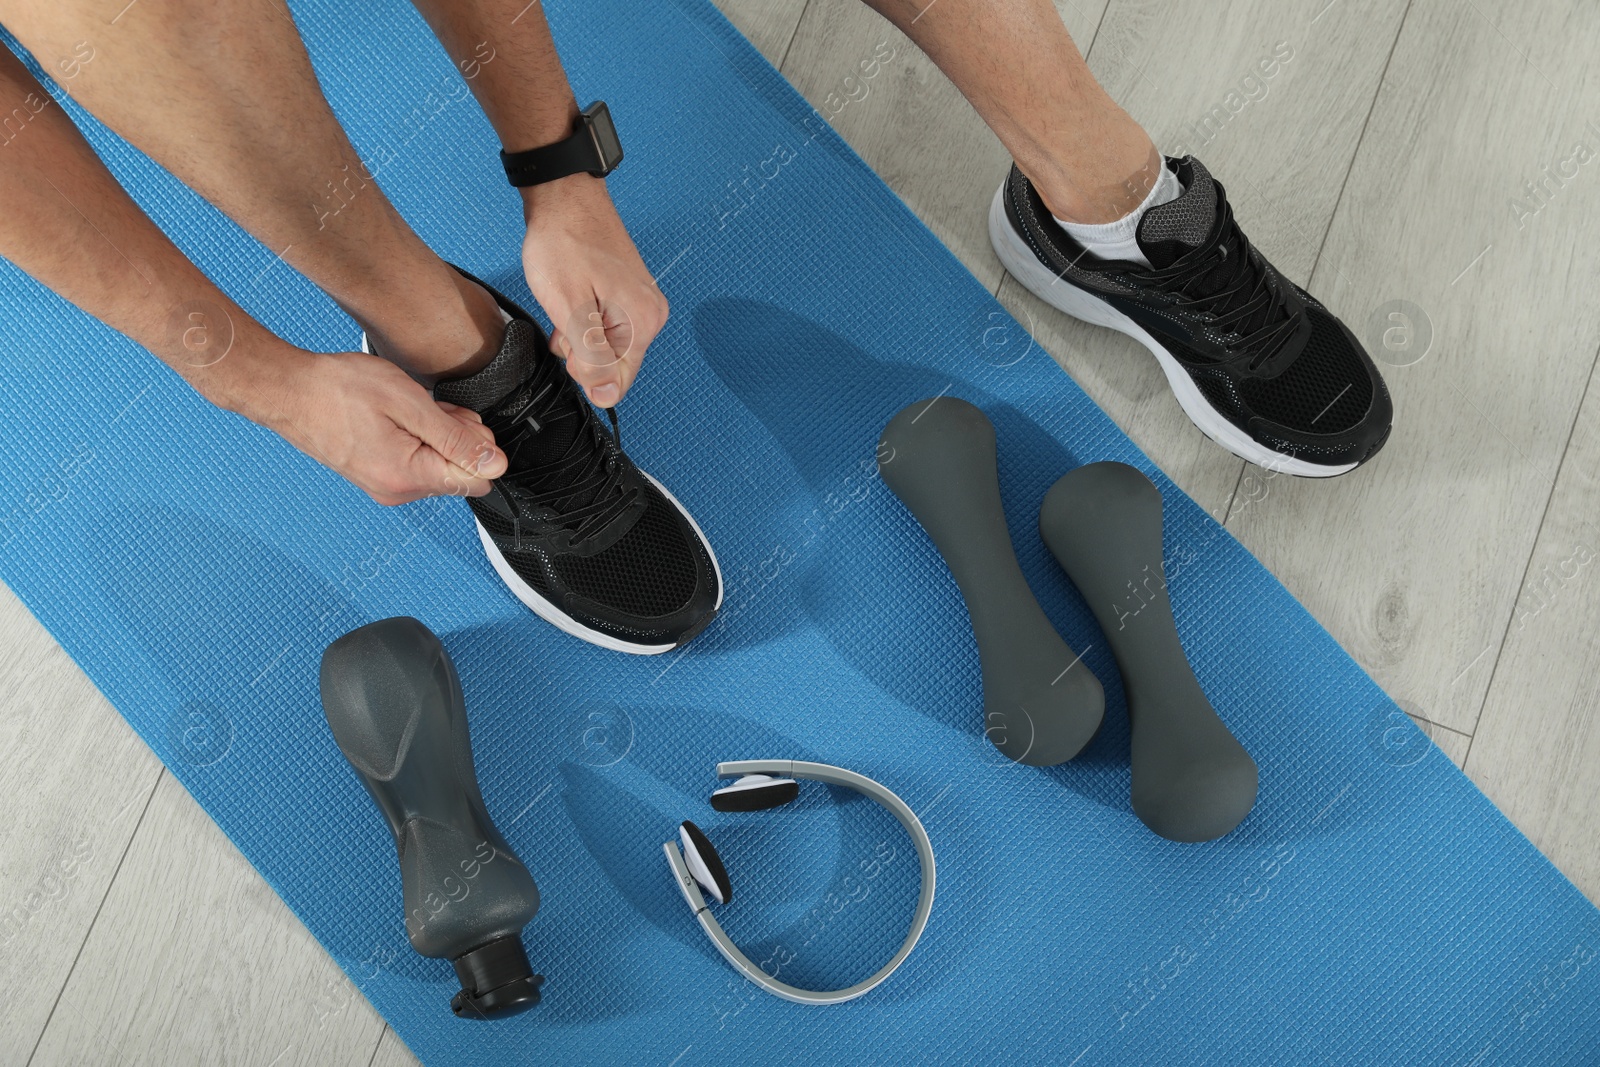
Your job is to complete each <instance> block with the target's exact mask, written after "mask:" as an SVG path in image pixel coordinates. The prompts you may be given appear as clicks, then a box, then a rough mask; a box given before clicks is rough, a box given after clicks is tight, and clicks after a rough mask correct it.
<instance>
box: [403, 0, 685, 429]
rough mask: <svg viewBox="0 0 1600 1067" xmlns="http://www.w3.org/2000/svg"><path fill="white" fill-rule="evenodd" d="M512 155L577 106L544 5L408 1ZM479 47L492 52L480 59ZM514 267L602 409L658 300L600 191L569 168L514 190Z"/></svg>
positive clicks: (559, 124) (639, 348)
mask: <svg viewBox="0 0 1600 1067" xmlns="http://www.w3.org/2000/svg"><path fill="white" fill-rule="evenodd" d="M414 2H415V4H416V7H417V10H418V11H420V12H421V13H422V16H423V17H424V18H426V19H427V20H428V23H429V25H431V26H432V27H433V30H434V33H436V34H437V35H438V37H439V41H440V43H442V44H443V45H444V47H445V50H446V51H447V52H449V53H450V55H451V57H452V58H453V59H455V60H456V64H457V66H458V67H460V68H461V70H462V72H463V74H467V75H470V76H469V77H468V78H467V84H468V85H470V86H471V87H472V91H473V93H474V94H475V95H476V96H477V98H478V102H479V103H480V104H481V105H482V106H483V111H484V114H485V115H487V116H488V118H489V122H490V124H491V125H493V126H494V128H495V132H496V133H498V134H499V135H500V141H501V144H502V146H503V147H504V148H505V149H506V150H507V151H510V152H517V151H521V150H522V149H526V148H537V147H539V146H541V145H547V144H552V143H554V142H556V141H560V140H562V139H564V138H566V137H567V136H568V135H569V134H571V133H572V124H573V121H574V120H575V119H576V118H577V117H578V104H577V101H576V100H574V99H573V95H572V89H571V88H570V87H569V86H568V84H567V78H566V75H565V74H564V73H563V72H562V69H561V61H560V60H559V59H558V58H557V56H556V50H555V43H554V41H552V40H551V37H550V29H549V26H548V25H547V24H546V23H545V18H544V12H543V11H542V10H541V8H540V7H539V5H538V4H536V3H529V2H528V0H414ZM485 56H492V57H493V58H492V59H489V60H488V61H485V59H484V57H485ZM521 192H522V203H523V214H524V217H525V219H526V221H527V225H528V231H527V236H526V238H525V239H524V241H523V245H522V261H523V267H524V269H525V271H526V272H527V277H528V288H529V289H530V290H532V292H533V296H534V299H536V300H537V301H539V306H540V307H542V308H544V310H545V314H547V315H549V316H550V322H551V324H552V325H553V326H554V327H555V333H554V335H553V336H552V337H551V344H552V345H553V346H554V347H555V349H556V351H557V352H560V353H561V354H562V355H563V356H565V357H566V360H567V371H568V373H569V374H571V375H572V377H573V379H574V380H575V381H576V382H577V383H578V384H579V385H581V386H583V388H584V390H585V392H587V393H588V395H589V399H591V400H592V401H594V402H595V403H596V404H599V405H600V406H601V407H610V406H612V405H613V404H615V403H616V402H617V401H618V400H620V399H621V398H622V394H624V393H626V392H627V391H628V386H629V385H631V384H632V383H633V379H634V376H635V375H636V374H638V372H639V364H640V361H641V360H642V359H643V358H644V354H645V350H646V349H647V348H648V347H649V346H650V342H651V341H652V340H654V338H655V336H656V333H657V331H659V330H660V329H661V327H662V326H663V325H664V324H665V323H666V321H667V313H668V308H667V299H666V297H665V296H664V295H663V294H662V292H661V289H660V287H659V286H657V285H656V283H655V278H654V277H652V276H651V274H650V271H649V270H648V269H646V267H645V265H644V261H643V260H642V259H640V258H639V252H638V250H637V249H636V248H634V246H633V241H632V239H631V238H629V237H628V232H627V230H626V228H625V227H624V226H623V223H622V220H621V218H619V217H618V215H617V210H616V208H615V207H614V206H612V203H611V198H610V196H609V195H608V194H607V193H606V183H605V181H604V180H603V179H601V178H595V177H593V176H591V175H588V174H572V175H568V176H567V177H565V178H560V179H558V180H556V181H553V182H547V183H545V184H543V185H535V186H530V187H528V188H525V189H523V190H521Z"/></svg>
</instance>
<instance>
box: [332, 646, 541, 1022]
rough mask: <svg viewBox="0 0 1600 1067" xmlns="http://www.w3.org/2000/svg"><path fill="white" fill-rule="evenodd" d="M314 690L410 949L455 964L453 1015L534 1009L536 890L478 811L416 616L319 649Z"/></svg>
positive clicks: (443, 684) (441, 664)
mask: <svg viewBox="0 0 1600 1067" xmlns="http://www.w3.org/2000/svg"><path fill="white" fill-rule="evenodd" d="M321 684H322V710H323V713H324V714H325V715H326V716H327V718H328V726H329V727H330V728H332V730H333V737H334V740H335V741H336V742H337V743H338V745H339V751H341V752H343V753H344V756H345V759H347V760H349V761H350V766H351V767H353V768H355V772H356V774H357V775H358V776H359V777H360V778H361V781H362V783H363V784H364V785H365V786H366V787H367V792H369V793H371V794H372V799H373V800H374V801H376V802H377V805H378V810H379V811H380V812H382V813H383V817H384V819H385V820H387V821H388V823H389V831H390V832H391V833H392V834H393V835H394V844H395V849H396V851H397V852H398V853H399V858H400V879H401V884H402V886H403V888H404V894H405V916H406V934H407V936H408V937H409V938H410V940H411V947H412V948H414V949H416V950H417V952H419V953H421V954H422V955H424V956H431V957H434V958H436V959H448V960H450V962H451V963H453V964H454V965H455V969H456V976H457V977H458V978H460V980H461V992H459V993H457V994H456V995H455V996H454V997H453V998H451V1001H450V1007H451V1009H452V1010H453V1011H454V1012H455V1013H456V1014H457V1015H459V1016H461V1017H462V1018H472V1019H484V1018H496V1017H500V1016H505V1015H514V1014H516V1013H517V1012H520V1011H526V1010H527V1009H528V1008H531V1007H533V1006H534V1005H535V1004H537V1003H539V986H540V985H541V984H542V983H543V982H544V977H543V976H542V975H536V974H534V973H533V968H532V967H531V966H530V965H529V963H528V956H527V953H526V952H525V951H524V950H523V947H522V928H523V926H524V925H526V923H527V922H528V920H530V919H532V918H533V915H534V913H535V912H537V911H538V910H539V889H538V886H536V885H535V884H534V881H533V876H532V875H530V874H529V873H528V870H527V868H526V867H524V866H523V865H522V861H521V860H519V859H517V856H516V854H515V853H514V852H512V851H511V847H510V846H509V845H507V844H506V842H505V839H504V838H503V837H501V836H500V832H499V831H498V830H496V829H495V826H494V822H493V821H492V820H491V819H490V818H489V812H488V811H487V809H485V807H484V804H483V794H482V792H481V791H480V790H479V789H478V778H477V774H476V773H475V771H474V769H473V764H472V741H471V738H470V737H469V736H468V733H467V709H466V702H465V700H464V699H463V698H462V694H461V682H460V680H459V679H458V678H457V676H456V669H455V665H454V664H453V663H451V662H450V656H449V653H447V652H446V651H445V649H444V646H443V645H442V644H440V643H439V639H438V638H437V637H435V636H434V635H433V632H432V631H430V630H429V629H428V628H427V627H426V626H424V625H423V624H422V623H420V622H418V621H417V620H416V619H411V618H395V619H384V620H382V621H381V622H375V623H371V624H369V625H367V626H363V627H361V628H360V629H357V630H352V631H351V632H350V633H347V634H345V635H344V636H343V637H341V638H339V639H338V640H337V641H335V642H333V644H331V645H329V646H328V649H327V651H326V652H324V653H323V654H322V677H321Z"/></svg>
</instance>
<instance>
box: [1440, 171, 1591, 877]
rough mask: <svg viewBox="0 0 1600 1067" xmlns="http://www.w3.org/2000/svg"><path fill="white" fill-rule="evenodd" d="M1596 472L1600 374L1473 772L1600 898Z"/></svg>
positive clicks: (1479, 737) (1527, 586) (1547, 525)
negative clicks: (1597, 846)
mask: <svg viewBox="0 0 1600 1067" xmlns="http://www.w3.org/2000/svg"><path fill="white" fill-rule="evenodd" d="M1597 180H1600V176H1597ZM1597 472H1600V389H1597V388H1596V385H1595V383H1594V382H1593V381H1591V383H1590V385H1589V391H1588V396H1587V398H1586V399H1585V401H1584V405H1583V408H1582V411H1581V412H1580V415H1579V418H1578V424H1577V427H1576V429H1575V431H1574V434H1573V438H1572V445H1571V447H1570V448H1569V449H1568V450H1567V454H1566V459H1565V460H1564V462H1563V463H1562V467H1561V475H1560V478H1559V480H1558V482H1557V485H1556V494H1555V499H1554V501H1553V502H1552V504H1551V506H1550V511H1549V514H1548V515H1547V516H1546V518H1545V521H1544V526H1543V528H1542V529H1541V530H1540V531H1539V540H1538V543H1537V544H1536V545H1535V546H1534V550H1533V557H1532V559H1531V560H1530V562H1529V566H1528V572H1527V575H1526V576H1525V578H1524V579H1523V581H1522V585H1521V589H1520V591H1519V595H1518V597H1517V603H1516V609H1515V615H1514V618H1513V620H1512V623H1511V628H1510V631H1509V633H1508V634H1507V636H1506V641H1505V644H1504V646H1503V648H1502V649H1501V651H1500V657H1499V660H1498V662H1497V663H1496V664H1495V666H1494V681H1493V683H1492V684H1491V685H1490V687H1489V695H1488V699H1487V700H1486V701H1485V703H1484V708H1483V715H1482V718H1481V719H1480V720H1479V722H1478V730H1477V733H1476V734H1475V735H1474V737H1473V742H1472V753H1471V756H1470V758H1469V759H1468V761H1467V773H1469V774H1470V775H1471V776H1472V778H1473V780H1474V781H1476V782H1477V783H1478V785H1479V786H1480V787H1481V788H1482V789H1483V791H1484V792H1485V793H1486V794H1488V796H1489V799H1490V800H1493V801H1494V802H1495V804H1496V805H1498V806H1499V807H1500V810H1501V811H1503V812H1505V813H1506V815H1507V816H1508V817H1509V818H1510V819H1511V821H1512V822H1514V823H1516V824H1517V826H1518V828H1520V829H1521V830H1522V832H1523V833H1525V834H1527V835H1528V837H1529V839H1531V840H1532V841H1533V843H1534V844H1535V845H1537V846H1538V847H1539V850H1540V851H1541V852H1543V853H1544V854H1545V855H1546V856H1548V857H1549V858H1550V860H1551V861H1552V862H1553V863H1555V865H1556V866H1557V867H1559V868H1561V870H1562V872H1563V873H1564V874H1566V876H1567V877H1568V878H1570V879H1572V881H1573V882H1574V883H1575V884H1576V885H1577V886H1578V888H1579V889H1581V890H1583V892H1584V893H1585V894H1586V895H1587V896H1588V897H1589V899H1590V900H1592V901H1594V902H1595V903H1597V904H1600V849H1597V848H1596V847H1595V842H1596V841H1597V840H1600V774H1597V773H1596V768H1597V767H1600V642H1597V641H1596V639H1595V635H1596V634H1600V565H1597V563H1600V526H1597V522H1600V480H1597Z"/></svg>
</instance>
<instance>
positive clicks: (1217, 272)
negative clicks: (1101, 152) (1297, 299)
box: [1136, 157, 1278, 334]
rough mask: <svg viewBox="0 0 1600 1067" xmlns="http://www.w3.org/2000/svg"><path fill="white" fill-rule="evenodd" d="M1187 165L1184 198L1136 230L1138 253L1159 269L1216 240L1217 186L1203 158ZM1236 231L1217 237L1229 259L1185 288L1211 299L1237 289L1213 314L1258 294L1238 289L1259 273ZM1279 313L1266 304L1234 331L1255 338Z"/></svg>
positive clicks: (1155, 211)
mask: <svg viewBox="0 0 1600 1067" xmlns="http://www.w3.org/2000/svg"><path fill="white" fill-rule="evenodd" d="M1187 164H1188V169H1189V175H1188V178H1187V181H1186V184H1185V187H1184V191H1183V195H1181V196H1179V197H1178V198H1177V199H1176V200H1169V201H1168V202H1167V203H1165V204H1160V205H1157V206H1156V207H1153V208H1150V209H1149V210H1147V211H1146V212H1145V213H1144V217H1143V218H1141V219H1140V220H1139V228H1138V230H1137V231H1136V237H1137V238H1138V241H1139V248H1140V249H1141V250H1143V252H1144V254H1145V258H1146V259H1148V260H1149V261H1150V265H1151V266H1152V267H1154V268H1156V269H1157V270H1160V269H1162V268H1164V267H1170V266H1171V265H1172V264H1173V263H1175V262H1176V261H1177V260H1178V259H1179V258H1181V257H1182V256H1183V255H1185V254H1186V253H1188V252H1192V251H1194V250H1195V249H1196V248H1200V247H1201V246H1203V245H1205V244H1206V243H1207V242H1208V241H1209V240H1210V239H1211V231H1212V229H1213V228H1214V227H1215V226H1216V223H1217V200H1218V197H1217V183H1216V182H1215V181H1213V180H1212V178H1211V172H1210V171H1208V170H1206V168H1205V167H1204V165H1202V164H1201V162H1200V161H1199V160H1198V159H1195V158H1193V157H1190V158H1189V159H1188V160H1187ZM1237 232H1238V231H1237V228H1236V227H1234V226H1231V225H1230V226H1229V232H1227V233H1223V234H1221V235H1220V236H1219V238H1218V241H1219V243H1220V244H1222V245H1223V246H1224V249H1223V250H1224V251H1225V252H1226V253H1227V255H1226V256H1225V257H1224V258H1222V259H1221V260H1220V261H1219V262H1218V263H1217V265H1216V266H1215V267H1213V268H1211V270H1209V271H1207V272H1206V274H1205V275H1204V276H1203V277H1199V278H1195V279H1193V280H1191V281H1189V282H1187V283H1186V284H1185V285H1184V291H1185V292H1186V293H1187V295H1188V296H1190V297H1207V296H1210V295H1212V294H1213V293H1217V292H1220V291H1221V290H1223V289H1226V288H1229V287H1230V286H1238V291H1237V292H1235V293H1234V294H1233V295H1232V296H1230V297H1227V298H1226V299H1223V300H1221V301H1219V302H1217V303H1216V306H1214V307H1212V308H1211V309H1210V310H1211V311H1213V312H1214V313H1216V314H1225V313H1227V312H1228V311H1230V310H1232V309H1233V308H1235V307H1238V306H1240V305H1242V304H1244V303H1245V302H1247V301H1248V300H1250V299H1251V297H1252V295H1253V294H1252V288H1253V287H1252V286H1250V285H1240V284H1239V283H1240V281H1241V280H1242V279H1243V278H1244V275H1245V273H1246V272H1248V271H1251V270H1253V269H1254V268H1253V267H1252V266H1251V264H1250V262H1249V259H1248V257H1247V256H1246V255H1245V252H1244V248H1243V246H1242V245H1241V244H1240V243H1239V241H1238V240H1237V239H1236V237H1235V234H1237ZM1276 313H1278V312H1275V311H1274V307H1273V305H1272V304H1267V305H1265V306H1263V307H1261V308H1260V309H1259V310H1257V311H1255V312H1253V313H1252V314H1251V315H1250V316H1249V317H1248V318H1247V319H1246V320H1245V321H1242V322H1238V323H1235V324H1234V327H1233V328H1234V329H1235V330H1236V331H1238V332H1239V333H1241V334H1250V333H1254V332H1255V331H1257V330H1260V329H1261V328H1262V327H1264V326H1265V325H1266V324H1267V323H1268V322H1269V321H1270V320H1271V319H1272V317H1273V315H1274V314H1276Z"/></svg>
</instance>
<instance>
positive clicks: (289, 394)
mask: <svg viewBox="0 0 1600 1067" xmlns="http://www.w3.org/2000/svg"><path fill="white" fill-rule="evenodd" d="M272 370H273V373H271V374H270V375H269V376H264V377H266V379H267V380H265V381H261V382H260V384H258V385H256V386H254V387H252V388H250V389H249V390H248V391H247V393H246V395H245V396H243V397H241V398H239V399H238V400H237V401H235V402H233V403H229V404H227V405H226V406H227V407H229V408H231V409H232V410H234V411H237V412H238V413H239V414H241V415H244V416H245V417H246V418H248V419H250V420H251V421H253V422H258V423H260V424H261V425H263V426H266V427H268V428H270V429H272V430H275V431H276V432H277V433H278V434H279V435H281V436H282V437H283V438H284V439H285V440H287V441H288V442H289V443H290V444H292V445H294V446H295V447H296V448H298V449H300V450H301V451H302V452H304V453H306V454H307V455H309V456H311V457H312V458H313V459H315V460H317V461H318V462H320V463H322V464H323V465H324V466H327V467H329V468H331V469H333V470H334V471H337V472H338V473H339V474H341V475H343V476H344V477H345V478H347V479H348V480H350V481H351V482H353V483H355V484H356V485H357V486H359V487H360V488H361V489H363V490H365V491H366V493H367V494H368V495H369V496H371V497H372V499H374V500H376V501H377V502H378V503H380V504H387V505H394V504H406V503H410V502H411V501H413V500H421V499H422V498H424V497H430V496H444V495H449V496H482V495H484V494H485V493H487V492H488V491H489V488H490V486H489V479H491V478H498V477H499V476H500V475H502V474H504V473H505V470H506V456H505V453H504V452H502V451H501V450H500V449H499V448H497V447H496V446H495V443H494V434H493V433H491V432H490V430H489V428H488V427H487V426H485V425H483V420H482V419H480V418H479V417H478V415H477V413H476V412H474V411H471V410H470V409H468V408H463V407H457V406H455V405H454V404H441V403H439V402H438V401H436V400H434V399H433V397H431V396H430V395H428V391H427V390H426V389H424V388H423V387H422V386H420V385H418V384H417V383H416V382H415V381H413V380H412V379H411V378H410V377H409V376H408V375H407V374H406V373H405V372H404V371H402V370H401V369H400V368H399V367H396V366H395V365H394V364H392V363H390V362H388V361H387V360H383V359H379V358H378V357H377V356H369V355H365V354H363V353H360V352H335V353H331V354H321V353H314V352H299V351H296V352H295V353H294V355H293V357H291V358H289V359H286V360H284V361H282V362H276V361H275V363H274V366H273V368H272ZM253 377H254V376H253Z"/></svg>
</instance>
